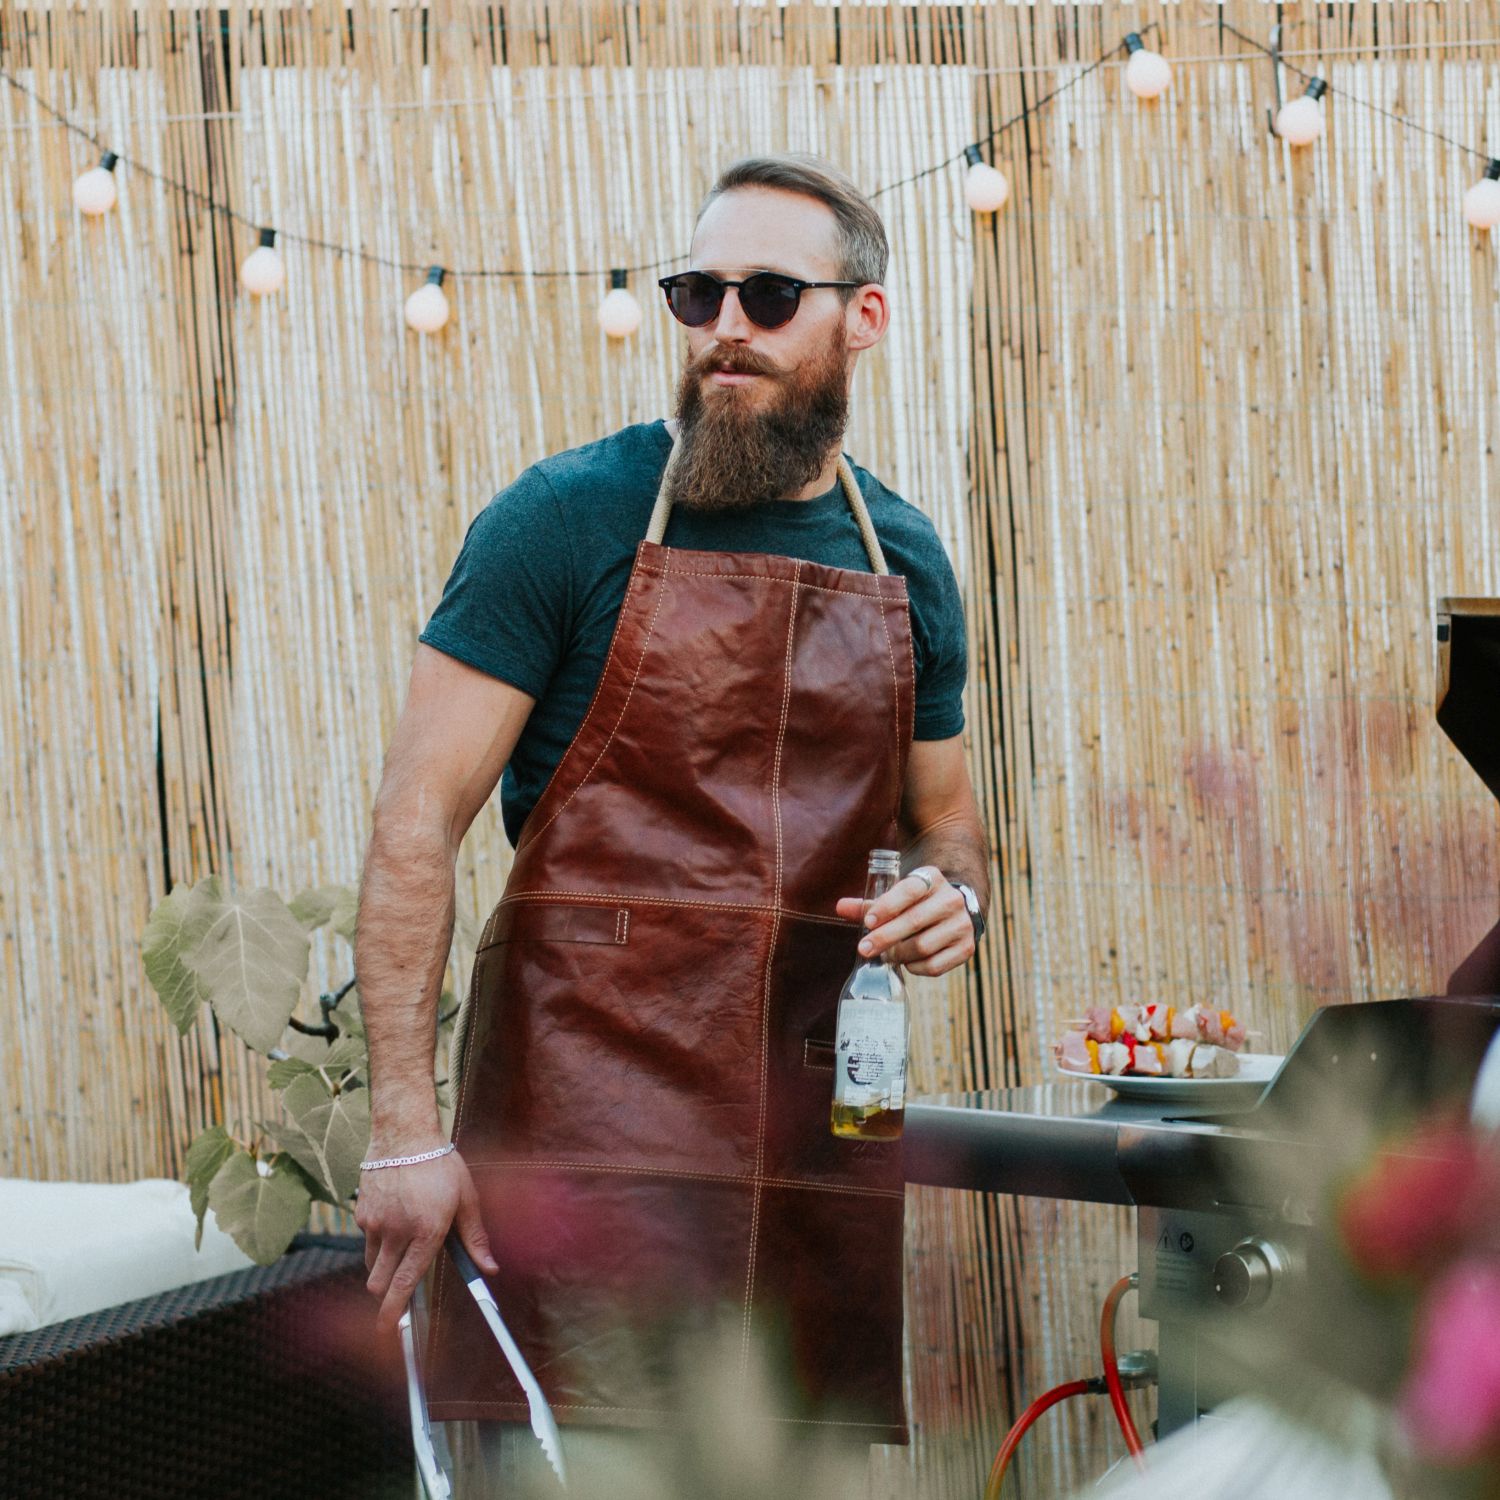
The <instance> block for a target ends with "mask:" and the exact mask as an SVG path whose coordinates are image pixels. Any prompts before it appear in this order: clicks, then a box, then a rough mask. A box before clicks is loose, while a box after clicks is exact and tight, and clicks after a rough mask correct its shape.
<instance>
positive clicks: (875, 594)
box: [641, 554, 887, 602]
mask: <svg viewBox="0 0 1500 1500" xmlns="http://www.w3.org/2000/svg"><path fill="white" fill-rule="evenodd" d="M778 555H779V554H778ZM641 572H643V573H654V574H655V575H656V576H657V577H658V578H667V577H672V578H732V579H736V580H739V581H743V582H745V583H788V584H790V583H795V585H796V587H797V588H799V589H812V590H813V591H814V592H815V593H819V594H850V595H852V596H853V597H854V598H856V599H879V600H881V601H882V602H886V601H887V595H886V594H885V592H884V591H883V590H879V589H846V588H835V587H833V586H832V585H831V584H826V583H802V582H800V581H798V580H794V579H791V578H777V577H774V576H773V575H772V574H769V573H715V572H714V571H713V570H712V569H710V568H672V569H670V570H669V569H667V568H652V567H648V566H647V565H646V564H645V563H642V564H641Z"/></svg>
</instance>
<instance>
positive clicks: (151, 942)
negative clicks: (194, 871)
mask: <svg viewBox="0 0 1500 1500" xmlns="http://www.w3.org/2000/svg"><path fill="white" fill-rule="evenodd" d="M195 896H196V889H195V888H194V887H190V886H185V885H177V886H174V887H173V888H172V894H171V895H170V896H167V897H165V898H164V899H163V900H161V901H158V902H157V904H156V906H155V908H154V909H153V910H152V912H151V915H150V916H149V917H148V918H147V919H146V926H145V930H144V931H143V932H142V933H141V962H142V963H143V964H144V965H145V969H146V978H147V979H149V980H150V981H151V985H152V988H153V989H155V991H156V993H157V994H158V995H160V996H161V1003H162V1004H163V1005H165V1006H166V1008H167V1014H168V1015H169V1016H170V1017H171V1018H172V1024H173V1025H174V1026H175V1027H176V1028H177V1030H178V1031H179V1032H181V1033H182V1034H183V1035H186V1034H187V1032H188V1031H189V1030H190V1029H191V1027H192V1024H193V1022H194V1021H195V1020H196V1019H197V1016H198V1007H199V1006H200V1005H201V1004H202V1003H203V1002H204V1001H205V1000H207V999H208V991H207V989H206V987H205V986H204V985H203V983H202V981H200V980H199V978H198V976H197V974H195V973H194V972H193V970H192V969H191V968H189V967H188V966H187V964H185V963H184V962H183V955H184V953H188V952H191V951H192V950H193V949H194V948H196V947H197V946H198V942H199V939H201V938H202V936H203V933H204V930H205V928H206V925H207V921H208V917H207V915H206V909H205V907H204V906H203V903H202V902H201V901H198V900H196V899H195Z"/></svg>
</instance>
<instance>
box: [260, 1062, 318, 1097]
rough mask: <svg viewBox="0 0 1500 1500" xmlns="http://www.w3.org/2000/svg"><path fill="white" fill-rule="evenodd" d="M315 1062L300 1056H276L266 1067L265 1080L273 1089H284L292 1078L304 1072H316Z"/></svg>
mask: <svg viewBox="0 0 1500 1500" xmlns="http://www.w3.org/2000/svg"><path fill="white" fill-rule="evenodd" d="M317 1071H318V1068H317V1064H316V1063H310V1062H307V1061H306V1060H305V1059H303V1058H300V1057H278V1058H277V1059H276V1061H275V1062H273V1063H272V1064H271V1066H270V1067H269V1068H267V1069H266V1082H267V1083H269V1084H270V1085H271V1087H272V1088H273V1089H284V1088H285V1087H286V1086H287V1084H289V1083H290V1082H291V1081H292V1079H294V1078H299V1077H301V1076H302V1074H304V1073H316V1072H317Z"/></svg>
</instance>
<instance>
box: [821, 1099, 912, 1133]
mask: <svg viewBox="0 0 1500 1500" xmlns="http://www.w3.org/2000/svg"><path fill="white" fill-rule="evenodd" d="M905 1123H906V1111H905V1110H904V1109H888V1108H887V1107H886V1106H885V1105H884V1104H872V1105H869V1106H865V1107H861V1106H859V1105H855V1104H840V1103H839V1102H838V1101H837V1100H835V1101H834V1105H833V1118H832V1121H831V1124H832V1127H833V1133H834V1134H835V1135H841V1136H843V1137H845V1138H846V1139H848V1140H855V1141H893V1140H895V1139H896V1137H897V1136H899V1135H900V1134H901V1127H902V1126H903V1125H904V1124H905Z"/></svg>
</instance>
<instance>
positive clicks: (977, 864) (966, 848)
mask: <svg viewBox="0 0 1500 1500" xmlns="http://www.w3.org/2000/svg"><path fill="white" fill-rule="evenodd" d="M922 865H936V866H937V867H938V869H940V870H941V871H942V872H943V873H944V874H945V875H947V876H948V877H949V879H951V880H961V881H962V882H963V883H964V884H965V885H969V886H973V888H974V893H975V894H976V895H977V896H978V897H979V904H980V906H981V907H982V908H983V909H984V910H985V911H988V910H989V909H990V873H989V871H990V852H989V846H988V843H987V841H986V839H985V836H984V829H983V828H982V827H981V826H980V823H979V820H978V818H977V817H976V818H973V819H969V818H954V819H952V820H951V821H949V822H946V823H936V824H933V825H932V826H931V827H929V828H925V829H923V830H922V832H921V833H919V834H917V835H916V837H915V838H913V839H912V841H911V842H910V843H909V844H908V845H907V846H906V848H905V849H903V850H902V851H901V868H902V870H903V871H910V870H915V869H917V868H918V867H920V866H922Z"/></svg>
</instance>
